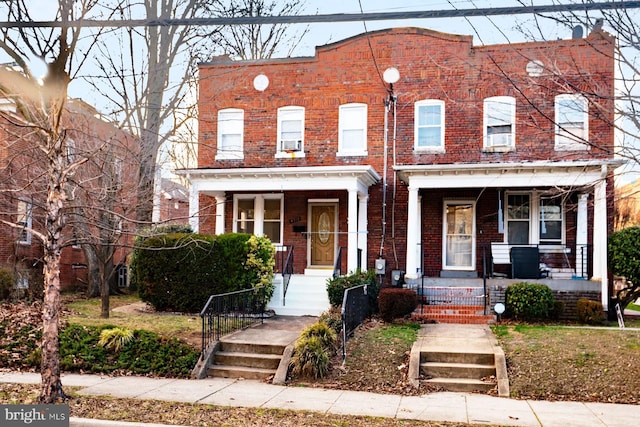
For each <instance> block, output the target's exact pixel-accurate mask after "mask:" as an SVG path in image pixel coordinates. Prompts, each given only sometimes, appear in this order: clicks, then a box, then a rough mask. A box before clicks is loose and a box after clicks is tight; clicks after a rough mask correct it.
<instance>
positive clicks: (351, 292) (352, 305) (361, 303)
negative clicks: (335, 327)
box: [341, 285, 369, 360]
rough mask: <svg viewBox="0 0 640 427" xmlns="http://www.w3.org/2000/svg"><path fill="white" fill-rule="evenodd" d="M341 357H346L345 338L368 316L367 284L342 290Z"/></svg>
mask: <svg viewBox="0 0 640 427" xmlns="http://www.w3.org/2000/svg"><path fill="white" fill-rule="evenodd" d="M341 314H342V359H343V360H344V359H346V358H347V340H348V339H349V337H350V336H351V335H352V334H353V331H355V329H356V328H357V327H358V326H359V325H360V324H362V321H363V320H364V319H366V318H367V317H368V316H369V295H368V294H367V285H360V286H354V287H353V288H349V289H346V290H345V291H344V297H343V298H342V313H341Z"/></svg>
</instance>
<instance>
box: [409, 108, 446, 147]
mask: <svg viewBox="0 0 640 427" xmlns="http://www.w3.org/2000/svg"><path fill="white" fill-rule="evenodd" d="M414 108H415V110H414V139H415V146H414V148H415V149H416V150H434V151H442V150H444V101H440V100H437V99H426V100H423V101H418V102H416V103H415V107H414Z"/></svg>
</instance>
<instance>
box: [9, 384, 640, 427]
mask: <svg viewBox="0 0 640 427" xmlns="http://www.w3.org/2000/svg"><path fill="white" fill-rule="evenodd" d="M0 383H29V384H39V383H40V374H36V373H13V372H4V373H2V372H0ZM62 384H63V385H64V386H73V387H81V390H80V391H79V394H81V395H97V396H113V397H116V398H117V397H123V398H133V399H155V400H164V401H172V402H189V403H203V404H210V405H219V406H235V407H253V408H279V409H289V410H300V411H314V412H320V413H326V414H336V415H367V416H374V417H384V418H398V419H409V420H423V421H435V422H444V421H451V422H458V423H476V424H495V425H504V426H544V427H553V426H558V427H570V426H589V427H591V426H602V427H628V426H631V425H637V423H638V420H640V405H622V404H610V403H582V402H549V401H534V400H514V399H506V398H500V397H493V396H488V395H483V394H473V393H452V392H444V393H431V394H425V395H423V396H399V395H388V394H376V393H365V392H357V391H343V390H329V389H320V388H301V387H286V386H276V385H270V384H266V383H262V382H259V381H249V380H237V379H228V378H207V379H203V380H186V379H170V378H164V379H163V378H160V379H158V378H147V377H107V376H100V375H81V374H64V375H63V376H62ZM71 426H74V427H84V426H92V427H97V426H100V427H107V426H122V427H124V426H127V427H133V426H146V427H149V426H151V424H141V423H123V422H109V421H100V420H89V419H79V418H73V417H72V418H71Z"/></svg>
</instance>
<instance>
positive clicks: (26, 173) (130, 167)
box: [0, 67, 138, 294]
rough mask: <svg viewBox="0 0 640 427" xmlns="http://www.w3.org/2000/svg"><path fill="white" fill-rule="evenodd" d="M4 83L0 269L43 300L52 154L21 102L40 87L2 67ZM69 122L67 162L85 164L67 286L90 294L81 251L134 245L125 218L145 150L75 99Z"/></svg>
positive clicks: (67, 244)
mask: <svg viewBox="0 0 640 427" xmlns="http://www.w3.org/2000/svg"><path fill="white" fill-rule="evenodd" d="M0 83H1V87H2V89H3V90H4V91H6V92H4V93H6V94H7V95H6V96H4V97H3V96H1V95H0V100H1V102H0V190H1V191H0V220H2V221H3V222H2V223H0V268H8V269H11V270H13V271H14V272H15V273H16V276H17V286H18V287H19V288H27V287H28V288H30V289H31V290H32V291H33V292H34V293H35V294H38V293H40V292H42V267H43V265H42V255H43V247H42V244H41V241H40V239H39V238H38V237H37V236H36V235H35V234H36V233H41V232H43V231H44V221H45V211H44V207H43V204H44V201H45V199H46V190H47V188H46V180H45V177H46V173H47V171H46V161H45V158H44V156H45V155H46V154H45V153H43V152H42V150H41V149H40V148H39V147H38V146H37V145H36V144H35V141H36V140H37V139H36V138H38V129H37V127H36V126H34V125H33V123H31V122H29V121H28V120H27V119H25V116H24V115H23V113H22V112H21V111H20V109H19V108H17V105H16V102H15V101H14V100H13V99H14V98H15V97H16V96H20V97H23V98H26V97H27V96H29V94H31V95H34V94H36V95H35V96H37V91H38V90H39V89H38V87H37V86H36V85H34V84H32V83H30V82H29V81H27V80H26V79H24V77H23V75H22V74H21V73H19V72H17V71H15V70H12V69H11V68H6V67H3V68H1V69H0ZM16 94H18V95H16ZM36 99H37V98H36ZM62 121H63V125H62V127H63V129H65V136H66V138H67V139H66V141H67V159H66V161H67V162H69V165H71V164H72V163H74V162H81V165H80V166H79V167H78V168H76V169H74V171H73V172H70V173H69V177H70V179H69V185H68V187H67V194H66V197H67V204H66V210H65V221H66V223H67V227H66V228H65V230H64V233H65V234H64V235H63V236H61V239H60V241H61V244H63V245H64V248H63V251H62V254H61V260H60V282H61V286H62V288H63V289H83V288H85V287H86V286H87V261H86V259H85V254H84V252H83V250H82V246H81V245H82V244H85V243H92V244H95V243H96V242H99V241H109V242H110V243H112V245H111V246H113V243H114V242H116V239H117V241H118V242H119V243H120V244H123V246H126V242H125V239H127V237H126V235H127V233H123V231H126V230H124V228H126V227H127V225H126V224H125V223H126V221H124V219H125V218H132V217H134V209H135V205H136V203H135V194H136V188H137V186H136V182H135V181H132V180H131V179H130V178H131V177H135V176H137V175H136V173H137V169H135V159H136V158H137V151H136V150H137V149H138V144H137V142H136V140H135V138H133V137H132V136H131V135H130V134H128V133H126V132H123V131H122V130H120V129H119V128H118V127H117V126H115V125H114V124H113V123H111V122H108V121H106V120H103V119H102V118H101V117H100V115H99V114H98V113H97V111H96V110H95V109H94V108H93V107H92V106H90V105H88V104H86V103H84V102H83V101H81V100H77V99H69V100H68V101H67V104H66V107H65V112H64V115H63V118H62ZM78 212H82V214H80V215H76V213H78ZM132 215H133V216H132ZM11 224H14V225H24V226H25V228H16V227H14V226H11ZM109 233H111V235H110V236H109ZM120 236H124V237H122V238H121V237H120ZM100 239H102V240H100ZM106 246H109V245H105V247H104V248H101V249H100V251H102V254H103V255H105V254H107V253H108V252H107V251H104V249H105V248H106ZM105 256H106V255H105ZM125 256H126V251H125V250H124V249H117V250H116V252H115V254H114V256H113V258H112V260H113V262H114V264H116V265H117V264H119V263H124V260H125Z"/></svg>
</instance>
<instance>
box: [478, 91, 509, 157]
mask: <svg viewBox="0 0 640 427" xmlns="http://www.w3.org/2000/svg"><path fill="white" fill-rule="evenodd" d="M515 143H516V100H515V98H514V97H512V96H493V97H491V98H486V99H485V100H484V148H485V150H489V151H510V150H512V149H513V148H514V147H515Z"/></svg>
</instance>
